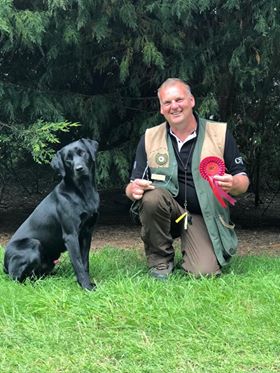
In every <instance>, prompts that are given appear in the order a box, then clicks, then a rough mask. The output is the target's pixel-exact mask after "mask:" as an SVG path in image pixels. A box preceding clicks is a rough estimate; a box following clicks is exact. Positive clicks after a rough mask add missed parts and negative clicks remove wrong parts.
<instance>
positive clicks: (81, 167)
mask: <svg viewBox="0 0 280 373" xmlns="http://www.w3.org/2000/svg"><path fill="white" fill-rule="evenodd" d="M83 169H84V167H83V166H82V165H81V164H78V165H77V166H76V167H75V170H76V171H77V172H81V171H83Z"/></svg>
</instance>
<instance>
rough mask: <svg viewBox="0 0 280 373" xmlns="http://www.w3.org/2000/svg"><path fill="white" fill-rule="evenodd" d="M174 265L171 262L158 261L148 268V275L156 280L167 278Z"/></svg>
mask: <svg viewBox="0 0 280 373" xmlns="http://www.w3.org/2000/svg"><path fill="white" fill-rule="evenodd" d="M173 268H174V265H173V263H172V262H169V263H159V264H157V265H156V266H154V267H151V268H150V271H149V272H150V275H151V276H152V277H155V278H156V279H158V280H167V278H168V276H169V275H171V273H172V271H173Z"/></svg>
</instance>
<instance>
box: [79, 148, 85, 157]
mask: <svg viewBox="0 0 280 373" xmlns="http://www.w3.org/2000/svg"><path fill="white" fill-rule="evenodd" d="M77 154H78V155H79V156H83V155H84V154H85V151H84V150H83V149H78V151H77Z"/></svg>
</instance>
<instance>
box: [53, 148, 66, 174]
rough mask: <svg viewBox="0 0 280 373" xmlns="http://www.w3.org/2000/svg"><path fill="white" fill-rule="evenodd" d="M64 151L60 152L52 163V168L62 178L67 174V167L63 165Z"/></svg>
mask: <svg viewBox="0 0 280 373" xmlns="http://www.w3.org/2000/svg"><path fill="white" fill-rule="evenodd" d="M62 154H63V153H62V151H61V150H59V151H58V152H57V153H56V154H55V156H54V157H53V159H52V161H51V166H52V168H53V169H54V170H55V171H56V172H57V173H58V174H59V175H61V176H62V177H64V176H65V174H66V172H65V166H64V163H63V158H62Z"/></svg>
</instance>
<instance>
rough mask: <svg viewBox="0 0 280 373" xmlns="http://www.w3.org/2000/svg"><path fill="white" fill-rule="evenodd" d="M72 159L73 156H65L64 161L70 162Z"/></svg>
mask: <svg viewBox="0 0 280 373" xmlns="http://www.w3.org/2000/svg"><path fill="white" fill-rule="evenodd" d="M72 159H73V154H71V153H69V154H67V156H66V161H72Z"/></svg>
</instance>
